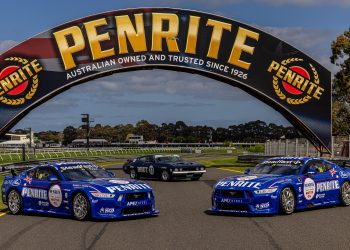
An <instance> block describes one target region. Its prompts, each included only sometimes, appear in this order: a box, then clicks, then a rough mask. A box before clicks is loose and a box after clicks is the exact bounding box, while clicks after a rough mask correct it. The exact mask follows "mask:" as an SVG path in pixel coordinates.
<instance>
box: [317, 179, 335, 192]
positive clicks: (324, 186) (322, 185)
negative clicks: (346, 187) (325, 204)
mask: <svg viewBox="0 0 350 250" xmlns="http://www.w3.org/2000/svg"><path fill="white" fill-rule="evenodd" d="M316 186H317V192H325V191H331V190H336V189H339V188H340V187H339V182H338V180H333V181H325V182H319V183H317V185H316Z"/></svg>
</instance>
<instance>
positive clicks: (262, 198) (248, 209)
mask: <svg viewBox="0 0 350 250" xmlns="http://www.w3.org/2000/svg"><path fill="white" fill-rule="evenodd" d="M229 191H236V190H229ZM223 193H224V192H223ZM226 193H227V190H226ZM226 193H225V194H226ZM239 193H240V195H235V196H231V197H230V196H227V195H222V193H221V192H217V191H215V192H214V193H213V196H212V208H211V209H209V211H210V212H214V213H235V214H276V213H278V204H279V202H278V197H279V196H278V195H277V193H273V194H264V195H257V194H254V193H253V191H245V190H239Z"/></svg>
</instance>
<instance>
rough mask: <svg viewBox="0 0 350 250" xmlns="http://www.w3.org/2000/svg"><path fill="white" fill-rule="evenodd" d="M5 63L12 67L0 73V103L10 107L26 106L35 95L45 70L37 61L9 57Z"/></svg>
mask: <svg viewBox="0 0 350 250" xmlns="http://www.w3.org/2000/svg"><path fill="white" fill-rule="evenodd" d="M5 61H7V62H9V63H10V65H9V66H7V67H5V68H4V69H2V71H1V72H0V102H1V103H3V104H6V105H10V106H18V105H22V104H24V103H25V102H26V101H27V100H30V99H32V98H33V96H34V95H35V93H36V91H37V89H38V84H39V79H38V73H39V72H40V71H42V70H43V68H42V66H41V65H40V63H39V62H38V60H37V59H34V60H29V59H25V58H22V57H9V58H6V59H5Z"/></svg>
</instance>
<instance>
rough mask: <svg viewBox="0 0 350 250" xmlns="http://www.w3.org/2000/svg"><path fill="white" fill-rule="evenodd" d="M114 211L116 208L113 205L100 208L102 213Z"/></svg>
mask: <svg viewBox="0 0 350 250" xmlns="http://www.w3.org/2000/svg"><path fill="white" fill-rule="evenodd" d="M113 213H114V208H113V207H111V208H109V207H106V208H105V207H101V209H100V214H113Z"/></svg>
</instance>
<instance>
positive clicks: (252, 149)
mask: <svg viewBox="0 0 350 250" xmlns="http://www.w3.org/2000/svg"><path fill="white" fill-rule="evenodd" d="M248 151H249V152H254V153H264V152H265V146H264V145H263V144H258V145H255V146H251V147H249V148H248Z"/></svg>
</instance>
